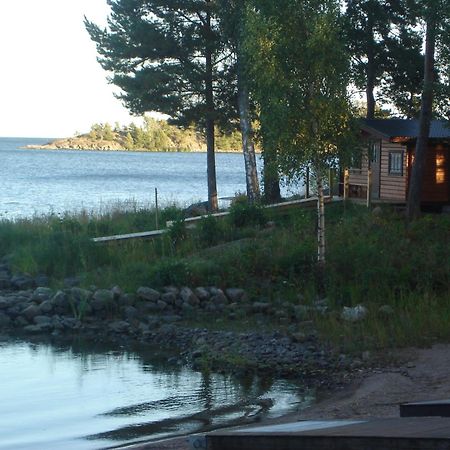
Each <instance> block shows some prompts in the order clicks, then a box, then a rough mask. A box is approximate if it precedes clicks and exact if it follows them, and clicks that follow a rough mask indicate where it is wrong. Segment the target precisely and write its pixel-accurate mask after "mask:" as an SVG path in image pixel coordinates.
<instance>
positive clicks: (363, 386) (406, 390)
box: [127, 344, 450, 450]
mask: <svg viewBox="0 0 450 450" xmlns="http://www.w3.org/2000/svg"><path fill="white" fill-rule="evenodd" d="M392 356H393V357H394V360H395V361H396V363H395V364H391V365H390V366H389V367H384V368H375V369H370V370H367V371H361V373H360V374H358V375H357V376H356V378H355V380H353V381H352V382H351V383H350V384H349V385H347V386H345V387H344V388H343V389H341V390H339V391H334V392H328V393H324V395H323V398H322V399H321V400H319V401H318V402H317V403H315V404H314V405H312V406H310V407H308V408H306V409H304V410H302V411H299V412H296V413H293V414H289V415H287V416H283V417H280V418H278V419H276V420H271V421H263V422H262V423H288V422H295V421H298V420H308V419H350V418H374V417H377V418H387V417H399V404H401V403H404V402H411V401H425V400H438V399H447V398H450V378H449V376H448V374H449V373H450V345H449V344H436V345H434V346H433V347H431V348H425V349H415V348H414V349H403V350H398V351H393V352H392ZM127 448H128V449H133V450H144V449H145V450H146V449H159V450H188V449H189V445H188V443H187V438H186V437H181V438H176V439H170V440H166V441H160V442H156V443H155V442H154V443H149V444H142V445H139V446H132V447H127Z"/></svg>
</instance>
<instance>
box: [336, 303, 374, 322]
mask: <svg viewBox="0 0 450 450" xmlns="http://www.w3.org/2000/svg"><path fill="white" fill-rule="evenodd" d="M367 314H368V310H367V308H366V307H365V306H363V305H357V306H355V307H353V308H352V307H348V306H344V309H343V310H342V313H341V318H342V319H343V320H345V321H347V322H359V321H361V320H364V319H365V318H366V317H367Z"/></svg>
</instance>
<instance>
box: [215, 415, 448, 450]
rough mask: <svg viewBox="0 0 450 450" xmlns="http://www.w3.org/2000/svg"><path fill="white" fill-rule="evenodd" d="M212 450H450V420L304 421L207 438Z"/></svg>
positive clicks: (230, 432) (431, 418) (220, 433)
mask: <svg viewBox="0 0 450 450" xmlns="http://www.w3.org/2000/svg"><path fill="white" fill-rule="evenodd" d="M207 449H208V450H450V419H448V418H437V417H426V418H394V419H374V420H365V421H304V422H294V423H290V424H283V425H273V426H261V427H253V428H246V429H245V428H242V429H239V430H234V431H227V432H224V431H222V432H215V433H211V434H208V435H207Z"/></svg>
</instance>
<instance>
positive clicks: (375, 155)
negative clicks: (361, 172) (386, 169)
mask: <svg viewBox="0 0 450 450" xmlns="http://www.w3.org/2000/svg"><path fill="white" fill-rule="evenodd" d="M380 152H381V140H379V139H378V140H373V141H370V142H369V159H370V165H371V166H372V165H375V164H378V163H379V162H380V161H379V159H380Z"/></svg>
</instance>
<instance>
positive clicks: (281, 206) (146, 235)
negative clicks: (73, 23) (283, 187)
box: [92, 197, 342, 243]
mask: <svg viewBox="0 0 450 450" xmlns="http://www.w3.org/2000/svg"><path fill="white" fill-rule="evenodd" d="M332 201H334V202H338V201H342V199H340V198H332V197H326V198H325V202H326V203H330V202H332ZM316 205H317V198H316V197H311V198H308V199H301V200H292V201H289V202H283V203H275V204H272V205H265V206H264V208H267V209H273V210H278V211H281V210H285V209H290V208H293V207H301V208H312V207H315V206H316ZM229 214H230V213H229V212H228V211H225V212H221V213H214V214H211V216H212V217H216V218H219V219H220V218H223V217H226V216H228V215H229ZM205 217H208V216H207V215H206V216H198V217H189V218H187V219H185V221H184V222H185V224H186V226H188V227H189V226H193V225H195V223H196V222H198V221H199V220H202V219H204V218H205ZM172 224H173V221H168V222H166V226H167V228H164V229H161V230H153V231H143V232H140V233H129V234H119V235H115V236H104V237H96V238H93V239H92V241H93V242H95V243H108V242H120V241H127V240H131V239H154V238H157V237H160V236H162V235H163V234H165V233H167V232H168V228H170V227H171V226H172Z"/></svg>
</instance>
